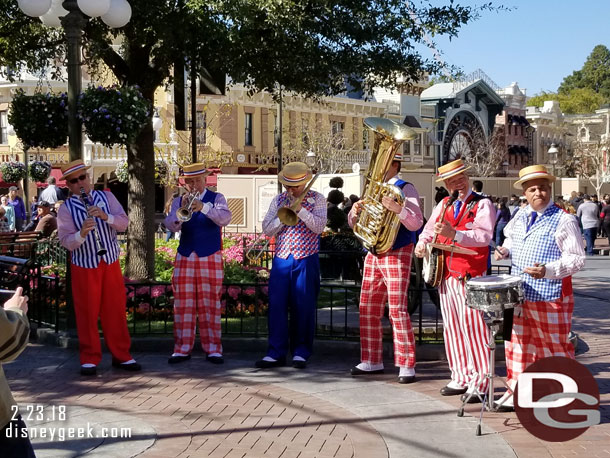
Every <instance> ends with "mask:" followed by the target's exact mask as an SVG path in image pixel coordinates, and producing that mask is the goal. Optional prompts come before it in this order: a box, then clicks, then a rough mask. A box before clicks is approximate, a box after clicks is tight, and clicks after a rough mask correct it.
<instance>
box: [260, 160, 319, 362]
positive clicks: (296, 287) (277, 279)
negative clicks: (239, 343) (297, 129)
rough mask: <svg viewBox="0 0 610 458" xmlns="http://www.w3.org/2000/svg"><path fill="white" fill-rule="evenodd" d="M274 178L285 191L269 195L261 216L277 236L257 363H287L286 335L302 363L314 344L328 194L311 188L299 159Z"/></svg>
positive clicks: (296, 359) (294, 356) (266, 229)
mask: <svg viewBox="0 0 610 458" xmlns="http://www.w3.org/2000/svg"><path fill="white" fill-rule="evenodd" d="M314 179H315V178H314ZM278 180H279V181H280V183H282V184H283V185H284V187H285V188H286V191H285V192H283V193H281V194H279V195H278V196H275V197H274V198H273V200H272V202H271V205H270V206H269V211H268V212H267V215H266V216H265V219H264V221H263V231H264V232H265V234H267V235H268V236H273V235H275V236H276V251H275V257H274V258H273V265H272V268H271V276H270V279H269V317H268V319H269V347H268V350H267V355H266V356H265V357H264V358H263V359H261V360H260V361H257V362H256V367H260V368H270V367H276V366H283V365H284V364H286V354H287V353H288V347H289V340H290V352H291V354H292V365H293V366H294V367H296V368H298V369H303V368H305V366H306V365H307V359H308V358H309V356H310V355H311V353H312V347H313V337H314V332H315V321H316V303H317V299H318V292H319V290H320V262H319V259H318V251H319V250H320V234H321V233H322V231H323V230H324V226H325V225H326V199H325V198H324V196H323V195H322V194H320V193H319V192H316V191H311V190H310V189H309V188H310V187H311V184H312V183H313V180H312V179H311V171H310V170H309V167H307V165H306V164H304V163H303V162H290V163H288V164H286V165H285V166H284V168H283V169H282V171H281V172H280V173H279V174H278ZM308 182H309V185H308V184H307V183H308ZM286 207H289V209H288V208H286ZM278 211H279V214H280V216H278ZM283 214H288V217H286V216H284V215H283ZM295 216H296V217H295ZM289 310H290V321H291V323H290V326H288V311H289Z"/></svg>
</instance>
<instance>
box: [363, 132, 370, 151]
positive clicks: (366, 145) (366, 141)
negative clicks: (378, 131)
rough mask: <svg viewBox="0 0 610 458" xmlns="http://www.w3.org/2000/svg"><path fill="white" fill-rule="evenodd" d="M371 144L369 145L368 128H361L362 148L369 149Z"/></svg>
mask: <svg viewBox="0 0 610 458" xmlns="http://www.w3.org/2000/svg"><path fill="white" fill-rule="evenodd" d="M370 148H371V146H370V145H369V130H368V129H363V130H362V149H364V150H369V149H370Z"/></svg>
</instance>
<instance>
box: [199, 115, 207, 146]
mask: <svg viewBox="0 0 610 458" xmlns="http://www.w3.org/2000/svg"><path fill="white" fill-rule="evenodd" d="M206 115H207V113H206V112H204V111H198V112H197V144H198V145H205V144H206V141H207V130H208V124H207V116H206Z"/></svg>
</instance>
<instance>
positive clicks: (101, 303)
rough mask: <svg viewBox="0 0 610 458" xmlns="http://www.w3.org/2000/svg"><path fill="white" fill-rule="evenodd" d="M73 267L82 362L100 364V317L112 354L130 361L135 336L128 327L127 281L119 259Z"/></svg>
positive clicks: (75, 308)
mask: <svg viewBox="0 0 610 458" xmlns="http://www.w3.org/2000/svg"><path fill="white" fill-rule="evenodd" d="M71 269H72V270H71V274H72V296H73V298H74V311H75V313H76V329H77V330H78V344H79V350H80V363H81V364H95V365H98V364H99V362H100V361H101V360H102V348H101V345H100V334H99V330H98V325H97V321H98V318H99V319H101V322H102V330H103V331H104V339H105V341H106V345H107V346H108V349H109V350H110V353H112V356H113V357H114V358H115V359H117V360H118V361H119V362H125V361H129V360H130V359H131V354H130V353H129V346H130V345H131V339H130V337H129V332H128V331H127V310H126V305H125V302H126V297H125V282H124V281H123V274H122V273H121V267H120V266H119V261H116V262H113V263H112V264H110V265H108V264H106V262H104V261H100V264H99V265H98V267H97V268H95V269H86V268H84V267H79V266H75V265H74V264H72V266H71Z"/></svg>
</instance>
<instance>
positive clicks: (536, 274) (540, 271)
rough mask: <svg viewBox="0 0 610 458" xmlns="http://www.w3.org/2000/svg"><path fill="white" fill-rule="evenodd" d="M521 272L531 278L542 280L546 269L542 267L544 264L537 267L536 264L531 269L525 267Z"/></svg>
mask: <svg viewBox="0 0 610 458" xmlns="http://www.w3.org/2000/svg"><path fill="white" fill-rule="evenodd" d="M523 272H525V273H526V274H529V275H531V277H532V278H536V279H538V278H544V276H545V274H546V267H544V264H543V265H538V263H536V264H534V266H533V267H526V268H525V269H523Z"/></svg>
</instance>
